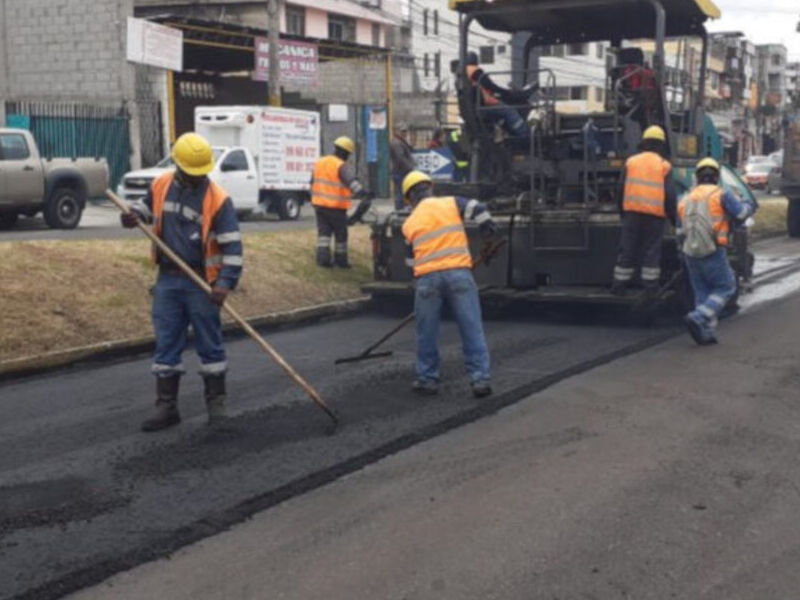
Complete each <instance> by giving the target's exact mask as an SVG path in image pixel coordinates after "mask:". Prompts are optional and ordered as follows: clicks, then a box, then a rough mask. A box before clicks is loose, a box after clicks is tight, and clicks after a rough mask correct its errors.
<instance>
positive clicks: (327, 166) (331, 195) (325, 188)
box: [311, 155, 353, 210]
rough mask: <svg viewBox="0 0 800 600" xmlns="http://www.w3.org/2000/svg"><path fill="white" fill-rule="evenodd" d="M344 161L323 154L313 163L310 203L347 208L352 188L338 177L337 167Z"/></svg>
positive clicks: (349, 203) (348, 207) (326, 206)
mask: <svg viewBox="0 0 800 600" xmlns="http://www.w3.org/2000/svg"><path fill="white" fill-rule="evenodd" d="M343 164H344V161H343V160H342V159H341V158H339V157H338V156H333V155H330V156H323V157H322V158H320V159H319V160H318V161H317V164H315V165H314V183H313V184H312V186H311V203H312V204H313V205H314V206H322V207H324V208H337V209H341V210H349V209H350V206H351V204H352V202H351V198H352V197H353V192H352V190H351V189H350V188H349V187H347V186H346V185H345V184H344V183H342V182H341V180H340V179H339V169H341V167H342V165H343Z"/></svg>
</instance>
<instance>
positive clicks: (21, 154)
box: [0, 133, 31, 160]
mask: <svg viewBox="0 0 800 600" xmlns="http://www.w3.org/2000/svg"><path fill="white" fill-rule="evenodd" d="M30 155H31V153H30V151H29V150H28V142H26V141H25V136H23V135H20V134H18V133H9V134H4V135H0V160H26V159H27V158H30Z"/></svg>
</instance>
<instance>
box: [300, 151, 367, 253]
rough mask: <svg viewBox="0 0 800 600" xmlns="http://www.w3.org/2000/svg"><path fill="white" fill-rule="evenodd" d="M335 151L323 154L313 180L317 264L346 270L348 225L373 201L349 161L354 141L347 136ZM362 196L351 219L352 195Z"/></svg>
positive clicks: (355, 220) (355, 221) (316, 165)
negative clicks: (348, 213)
mask: <svg viewBox="0 0 800 600" xmlns="http://www.w3.org/2000/svg"><path fill="white" fill-rule="evenodd" d="M333 147H334V148H333V154H330V155H328V156H323V157H322V158H320V159H319V160H318V161H317V163H316V164H315V165H314V172H313V175H312V179H311V204H313V205H314V211H315V212H316V215H317V264H318V265H319V266H320V267H332V266H333V265H334V263H335V264H336V266H337V267H341V268H343V269H349V268H350V261H349V260H348V258H347V227H348V226H350V225H353V224H355V223H357V222H358V221H360V220H361V218H362V217H363V216H364V213H366V212H367V211H368V210H369V208H370V206H371V204H372V201H371V199H370V198H369V194H368V193H367V191H366V190H365V189H364V186H362V185H361V183H360V182H359V181H358V179H356V175H355V171H354V170H353V168H352V167H350V166H349V165H348V164H347V159H348V158H349V157H350V155H351V154H353V152H354V150H355V144H353V140H351V139H350V138H348V137H344V136H343V137H339V138H336V140H335V141H334V142H333ZM354 197H355V198H360V199H361V203H360V204H359V205H358V208H357V209H356V212H355V213H353V216H351V217H350V218H349V219H348V217H347V211H348V210H350V207H351V206H352V204H353V203H352V199H353V198H354ZM331 236H334V238H335V240H336V245H335V250H334V260H333V261H332V260H331Z"/></svg>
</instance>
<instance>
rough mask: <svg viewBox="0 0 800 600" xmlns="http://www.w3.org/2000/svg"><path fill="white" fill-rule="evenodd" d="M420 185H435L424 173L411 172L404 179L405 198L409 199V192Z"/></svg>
mask: <svg viewBox="0 0 800 600" xmlns="http://www.w3.org/2000/svg"><path fill="white" fill-rule="evenodd" d="M420 183H433V180H432V179H431V178H430V176H429V175H427V174H425V173H423V172H422V171H411V173H409V174H408V175H406V176H405V177H404V178H403V198H408V192H410V191H411V188H413V187H414V186H415V185H417V184H420Z"/></svg>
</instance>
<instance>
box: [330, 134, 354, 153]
mask: <svg viewBox="0 0 800 600" xmlns="http://www.w3.org/2000/svg"><path fill="white" fill-rule="evenodd" d="M333 145H334V146H336V147H337V148H341V149H342V150H344V151H345V152H347V153H349V154H352V153H353V152H355V151H356V145H355V144H354V143H353V140H351V139H350V138H349V137H347V136H344V135H343V136H341V137H338V138H336V140H334V142H333Z"/></svg>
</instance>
